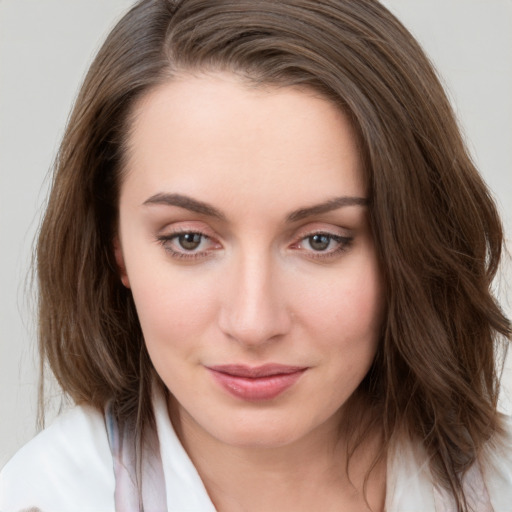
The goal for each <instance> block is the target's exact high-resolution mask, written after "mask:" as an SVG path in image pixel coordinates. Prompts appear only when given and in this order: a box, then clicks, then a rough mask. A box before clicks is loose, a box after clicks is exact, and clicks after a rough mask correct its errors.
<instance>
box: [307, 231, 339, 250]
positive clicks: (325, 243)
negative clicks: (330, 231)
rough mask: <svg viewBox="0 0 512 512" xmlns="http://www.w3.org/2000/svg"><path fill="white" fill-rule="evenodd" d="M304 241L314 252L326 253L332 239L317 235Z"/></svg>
mask: <svg viewBox="0 0 512 512" xmlns="http://www.w3.org/2000/svg"><path fill="white" fill-rule="evenodd" d="M305 240H307V244H309V247H311V249H313V250H314V251H326V250H327V249H329V246H330V245H331V243H332V241H333V238H332V236H330V235H326V234H325V233H319V234H317V235H311V236H308V237H307V238H306V239H305Z"/></svg>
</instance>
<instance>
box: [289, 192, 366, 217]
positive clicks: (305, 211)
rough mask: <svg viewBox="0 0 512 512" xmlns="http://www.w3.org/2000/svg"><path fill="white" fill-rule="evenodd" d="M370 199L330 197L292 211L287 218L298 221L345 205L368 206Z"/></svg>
mask: <svg viewBox="0 0 512 512" xmlns="http://www.w3.org/2000/svg"><path fill="white" fill-rule="evenodd" d="M368 204H369V201H368V199H366V198H365V197H356V196H341V197H334V198H333V199H329V200H328V201H325V202H324V203H320V204H316V205H314V206H310V207H308V208H300V209H299V210H295V211H293V212H291V213H290V214H289V215H288V217H287V218H286V220H287V221H288V222H297V221H298V220H302V219H305V218H307V217H312V216H313V215H320V214H322V213H328V212H331V211H333V210H337V209H338V208H343V207H344V206H368Z"/></svg>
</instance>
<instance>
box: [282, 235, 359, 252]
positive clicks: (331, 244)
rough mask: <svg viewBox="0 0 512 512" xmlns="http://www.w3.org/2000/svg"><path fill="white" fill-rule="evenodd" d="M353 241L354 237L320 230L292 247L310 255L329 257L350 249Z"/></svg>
mask: <svg viewBox="0 0 512 512" xmlns="http://www.w3.org/2000/svg"><path fill="white" fill-rule="evenodd" d="M352 241H353V238H352V237H346V236H341V235H337V234H334V233H324V232H320V233H312V234H310V235H308V236H305V237H303V238H301V239H300V240H299V241H298V242H297V243H296V244H294V246H292V247H293V248H295V249H300V250H302V251H304V252H306V253H308V256H310V257H314V258H329V257H332V256H335V255H337V254H339V253H341V252H342V251H345V250H346V249H348V247H349V246H350V244H351V243H352Z"/></svg>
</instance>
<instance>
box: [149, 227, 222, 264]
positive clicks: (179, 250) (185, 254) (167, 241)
mask: <svg viewBox="0 0 512 512" xmlns="http://www.w3.org/2000/svg"><path fill="white" fill-rule="evenodd" d="M157 240H158V242H159V243H160V244H161V245H162V246H163V248H164V249H165V250H166V251H167V252H168V253H169V254H170V255H171V256H172V257H173V258H176V259H187V258H188V259H195V258H205V257H207V256H208V255H209V254H210V252H211V251H213V250H216V249H220V248H221V245H220V244H219V243H218V242H216V241H215V240H213V239H212V238H210V237H209V236H207V235H205V234H204V233H200V232H196V231H180V232H178V233H171V234H168V235H160V236H158V237H157Z"/></svg>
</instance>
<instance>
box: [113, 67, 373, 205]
mask: <svg viewBox="0 0 512 512" xmlns="http://www.w3.org/2000/svg"><path fill="white" fill-rule="evenodd" d="M132 119H133V121H132V126H131V130H130V137H129V144H128V147H129V150H128V155H127V156H128V157H127V159H126V162H127V165H126V169H125V171H126V173H125V180H124V184H123V187H122V190H123V188H131V189H133V190H137V191H138V192H139V193H142V192H143V191H144V193H145V194H147V195H150V194H151V193H153V194H154V193H158V192H161V191H164V190H165V191H169V190H170V191H172V192H178V193H186V194H189V193H191V192H193V193H194V194H196V195H197V194H199V195H203V196H206V197H209V198H211V197H212V196H213V197H215V195H219V198H220V200H222V198H223V197H224V199H225V196H226V193H229V194H231V195H235V194H237V193H240V194H244V196H245V197H246V199H247V200H251V197H253V196H254V195H255V194H256V193H258V194H260V195H261V194H263V195H266V196H267V197H268V198H271V197H272V198H274V199H275V198H277V197H279V198H280V200H281V201H284V200H285V198H287V197H296V199H297V201H299V200H301V201H302V202H303V203H304V201H305V202H306V203H307V202H313V201H316V200H317V199H318V200H325V199H326V197H328V196H334V195H340V194H343V195H359V196H361V195H364V194H365V190H364V186H363V180H362V173H361V161H360V160H361V159H360V155H359V150H358V145H357V140H356V137H355V134H354V131H353V129H352V127H351V125H350V123H349V122H348V120H347V118H346V116H345V115H344V114H343V113H342V112H341V110H340V109H338V108H337V107H336V106H335V105H334V104H333V103H331V102H329V101H328V100H326V99H324V98H322V97H320V96H319V95H318V94H315V93H314V92H313V91H309V90H304V89H299V88H296V87H293V88H292V87H281V88H278V87H254V86H251V85H248V84H247V83H245V82H242V81H241V79H240V78H238V77H237V76H235V75H232V74H227V73H223V74H221V73H217V74H210V75H199V76H197V75H196V76H191V75H184V76H180V77H178V78H176V79H173V80H172V81H169V82H168V83H165V84H163V85H161V86H159V87H157V88H155V89H154V90H152V91H150V92H149V93H148V94H147V95H146V96H145V97H144V98H143V99H142V100H141V101H139V103H138V104H137V105H136V108H135V110H134V115H133V117H132Z"/></svg>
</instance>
